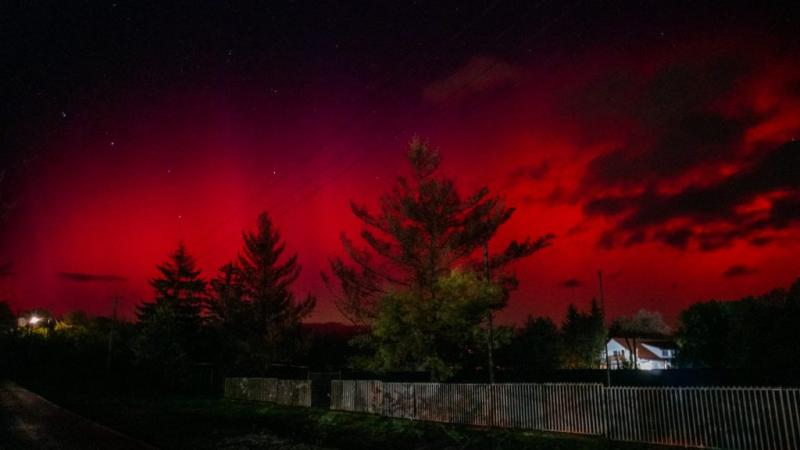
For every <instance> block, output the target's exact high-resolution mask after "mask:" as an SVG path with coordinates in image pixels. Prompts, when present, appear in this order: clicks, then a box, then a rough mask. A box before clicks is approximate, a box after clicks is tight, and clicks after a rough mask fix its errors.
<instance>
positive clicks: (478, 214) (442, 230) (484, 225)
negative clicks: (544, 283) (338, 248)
mask: <svg viewBox="0 0 800 450" xmlns="http://www.w3.org/2000/svg"><path fill="white" fill-rule="evenodd" d="M408 161H409V163H410V166H411V172H412V177H411V178H410V179H408V178H405V177H399V178H398V180H397V182H396V183H395V185H394V187H393V188H392V190H391V192H390V193H388V194H385V195H383V196H382V197H381V199H380V210H379V212H378V213H377V214H373V213H371V212H370V211H369V210H368V208H367V207H365V206H363V205H358V204H356V203H354V202H351V204H350V207H351V210H352V212H353V214H354V215H355V216H356V217H357V218H358V219H359V220H360V221H361V222H362V223H363V224H364V229H363V231H362V232H361V238H362V239H363V241H364V242H365V243H366V244H367V248H358V247H356V246H355V245H354V244H353V242H352V241H351V240H350V239H349V238H348V237H347V236H346V235H345V234H342V236H341V241H342V244H343V247H344V250H345V252H346V253H347V255H348V257H349V259H350V261H351V263H350V264H348V263H347V262H345V261H344V260H343V259H341V258H333V259H332V260H331V272H332V273H333V275H334V277H335V279H336V280H335V281H334V280H332V279H331V278H330V277H328V276H327V275H326V274H323V279H324V281H325V282H326V284H328V286H329V287H331V288H333V290H334V291H335V292H336V293H337V298H336V305H337V307H338V308H339V310H340V312H341V313H342V314H343V315H344V316H345V317H347V318H348V319H350V320H351V321H353V322H354V323H357V324H369V323H370V322H371V321H372V320H373V319H374V318H375V315H376V312H377V306H378V303H379V301H380V299H381V298H382V296H383V295H384V294H386V293H387V292H388V291H390V290H396V289H411V290H413V291H415V292H416V295H418V296H421V297H426V298H432V297H433V295H434V294H433V291H434V286H435V284H436V282H437V281H438V279H439V278H440V277H442V276H445V275H447V274H448V273H449V272H450V271H451V270H453V269H454V268H456V267H459V266H463V265H468V266H472V267H473V268H475V269H476V272H479V273H484V271H485V267H484V264H483V261H482V258H481V257H480V256H479V255H476V254H477V253H479V252H478V250H479V249H481V248H482V247H483V246H484V244H486V243H488V242H489V241H490V240H491V238H492V237H493V236H494V235H495V234H496V233H497V230H498V229H499V228H500V227H501V226H502V225H503V224H504V223H506V222H507V221H508V220H509V219H510V218H511V216H512V214H513V213H514V208H509V207H506V206H505V204H504V202H503V201H502V199H500V198H499V197H496V196H494V197H493V196H489V190H488V189H487V188H481V189H478V190H477V191H476V192H474V193H473V194H472V195H470V196H468V197H462V196H461V195H460V194H459V193H458V191H457V189H456V186H455V183H454V181H453V180H451V179H448V178H445V177H443V176H441V175H440V173H439V164H440V156H439V152H438V151H437V150H433V149H431V148H430V147H429V146H428V145H427V143H425V142H423V141H421V140H420V139H418V138H414V139H413V140H412V141H411V144H410V146H409V151H408ZM552 239H553V235H550V234H548V235H546V236H542V237H540V238H538V239H530V238H528V239H526V240H525V241H523V242H517V241H512V242H511V243H510V244H509V245H508V246H507V247H506V248H505V249H504V250H503V251H502V252H499V253H497V254H495V255H491V256H490V257H489V258H488V262H489V264H488V266H489V267H488V269H489V271H490V272H491V273H492V277H493V279H494V280H496V281H497V282H498V283H499V284H501V285H502V286H503V287H504V289H505V290H506V291H508V290H510V289H512V288H513V287H515V285H516V279H515V277H514V276H513V275H512V274H509V273H507V272H505V270H504V269H505V268H506V267H507V266H508V265H509V264H510V263H511V262H513V261H515V260H518V259H520V258H523V257H526V256H529V255H531V254H533V253H534V252H536V251H538V250H540V249H542V248H544V247H546V246H548V245H549V244H550V243H551V241H552ZM476 256H478V257H477V258H476ZM337 284H338V285H337ZM496 307H497V308H500V307H502V304H501V305H496Z"/></svg>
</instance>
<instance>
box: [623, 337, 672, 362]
mask: <svg viewBox="0 0 800 450" xmlns="http://www.w3.org/2000/svg"><path fill="white" fill-rule="evenodd" d="M611 340H612V341H615V342H616V343H617V344H619V345H621V346H622V347H624V348H625V350H627V351H629V352H631V353H633V352H632V351H631V348H630V346H629V345H628V343H627V342H625V339H622V338H611ZM643 344H648V345H650V346H652V347H658V348H661V349H675V348H677V346H676V345H675V343H674V342H672V341H666V340H660V339H659V340H655V339H643V340H638V339H637V340H636V348H637V350H638V351H637V352H636V354H637V358H638V359H650V360H658V361H667V360H669V359H670V358H664V357H663V356H661V355H659V354H656V353H653V352H652V351H650V349H648V348H647V347H645V346H644V345H643Z"/></svg>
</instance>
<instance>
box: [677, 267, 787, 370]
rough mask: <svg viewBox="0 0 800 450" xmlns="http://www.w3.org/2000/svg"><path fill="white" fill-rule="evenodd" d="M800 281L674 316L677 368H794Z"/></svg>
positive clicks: (708, 303) (712, 302)
mask: <svg viewBox="0 0 800 450" xmlns="http://www.w3.org/2000/svg"><path fill="white" fill-rule="evenodd" d="M798 323H800V279H798V280H796V281H795V282H794V284H792V286H791V287H790V288H789V289H788V290H784V289H778V290H774V291H772V292H769V293H767V294H765V295H762V296H758V297H746V298H743V299H741V300H738V301H728V302H720V301H711V302H706V303H696V304H694V305H692V306H690V307H689V308H688V309H686V310H685V311H684V312H683V313H681V316H680V325H679V327H678V332H677V338H678V344H679V346H680V351H679V353H678V358H679V363H680V364H681V365H683V366H687V367H711V368H750V369H763V368H767V367H769V368H774V369H788V368H797V367H798V361H800V348H798V346H797V345H796V341H797V336H796V332H795V329H796V327H797V324H798Z"/></svg>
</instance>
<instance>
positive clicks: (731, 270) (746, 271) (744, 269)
mask: <svg viewBox="0 0 800 450" xmlns="http://www.w3.org/2000/svg"><path fill="white" fill-rule="evenodd" d="M757 272H758V271H757V270H756V269H754V268H752V267H750V266H746V265H744V264H734V265H732V266H730V267H728V270H726V271H725V272H723V273H722V276H723V277H725V278H736V277H743V276H747V275H754V274H756V273H757Z"/></svg>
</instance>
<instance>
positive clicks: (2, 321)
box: [0, 302, 17, 333]
mask: <svg viewBox="0 0 800 450" xmlns="http://www.w3.org/2000/svg"><path fill="white" fill-rule="evenodd" d="M16 326H17V318H16V317H15V316H14V313H13V312H12V311H11V307H10V306H8V303H7V302H0V333H6V332H9V331H11V330H13V329H14V328H15V327H16Z"/></svg>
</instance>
